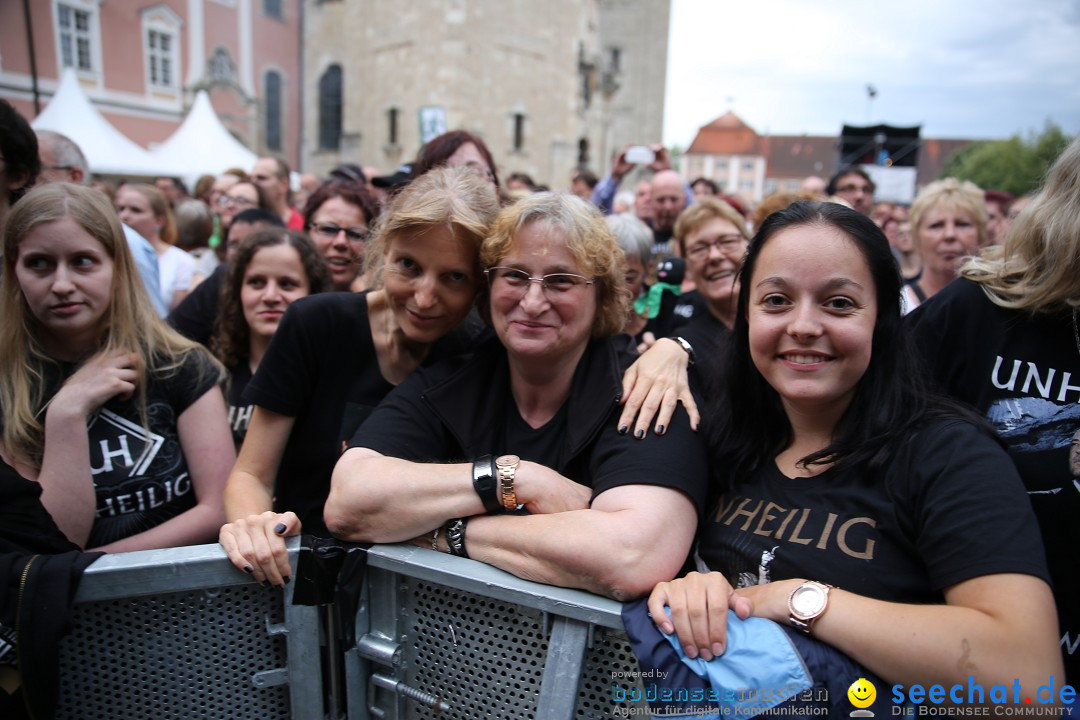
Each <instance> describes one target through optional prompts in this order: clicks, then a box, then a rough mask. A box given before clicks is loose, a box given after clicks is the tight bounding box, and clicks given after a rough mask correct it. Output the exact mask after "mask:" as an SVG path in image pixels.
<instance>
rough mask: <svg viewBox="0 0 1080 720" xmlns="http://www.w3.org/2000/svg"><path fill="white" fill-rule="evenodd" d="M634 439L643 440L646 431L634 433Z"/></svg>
mask: <svg viewBox="0 0 1080 720" xmlns="http://www.w3.org/2000/svg"><path fill="white" fill-rule="evenodd" d="M634 437H636V438H637V439H638V440H640V439H641V438H643V437H645V431H644V430H637V431H636V432H634Z"/></svg>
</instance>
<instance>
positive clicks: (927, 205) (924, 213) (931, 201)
mask: <svg viewBox="0 0 1080 720" xmlns="http://www.w3.org/2000/svg"><path fill="white" fill-rule="evenodd" d="M909 217H910V220H911V238H912V240H914V241H915V249H916V250H917V251H918V253H919V256H920V257H921V258H922V267H923V270H922V274H921V275H920V276H919V277H918V278H916V279H915V280H912V281H910V282H908V283H906V284H905V285H904V291H903V298H904V304H903V307H904V312H905V313H907V312H911V310H913V309H914V308H916V307H918V306H919V304H920V303H923V302H925V301H926V299H927V298H928V297H931V296H933V295H934V294H935V293H937V292H938V291H940V290H941V289H942V288H943V287H945V286H946V285H948V284H949V283H951V282H952V281H953V280H955V279H956V274H957V272H958V271H959V269H960V266H961V265H962V264H963V263H964V261H965V260H966V259H967V258H969V257H970V256H972V255H974V254H975V253H977V252H978V251H979V247H980V246H982V245H985V244H986V202H985V200H983V192H982V190H980V189H979V187H978V186H977V185H976V184H975V183H973V182H970V181H968V180H963V181H961V180H957V179H956V178H945V179H944V180H938V181H937V182H932V183H930V184H929V185H927V186H926V187H925V188H923V190H922V192H920V193H919V194H918V195H917V196H916V197H915V202H914V203H912V205H911V212H910V215H909Z"/></svg>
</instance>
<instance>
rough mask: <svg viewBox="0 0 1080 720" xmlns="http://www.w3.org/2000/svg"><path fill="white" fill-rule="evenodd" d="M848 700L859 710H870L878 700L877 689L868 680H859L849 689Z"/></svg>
mask: <svg viewBox="0 0 1080 720" xmlns="http://www.w3.org/2000/svg"><path fill="white" fill-rule="evenodd" d="M847 697H848V700H850V701H851V704H852V705H854V706H855V707H857V708H868V707H870V706H871V705H873V704H874V700H875V699H876V698H877V688H875V687H874V684H873V683H872V682H870V681H869V680H867V679H866V678H859V679H858V680H856V681H855V682H853V683H851V687H849V688H848V689H847Z"/></svg>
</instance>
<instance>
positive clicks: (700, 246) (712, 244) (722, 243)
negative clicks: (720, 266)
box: [686, 235, 745, 260]
mask: <svg viewBox="0 0 1080 720" xmlns="http://www.w3.org/2000/svg"><path fill="white" fill-rule="evenodd" d="M744 242H745V238H743V236H742V235H721V236H720V237H718V238H716V239H714V240H702V241H700V242H696V243H694V244H693V245H692V246H691V247H688V248H687V249H686V256H687V257H688V258H693V259H694V260H701V259H703V258H705V257H707V256H708V254H709V251H710V250H712V249H713V248H720V252H722V253H724V254H725V255H727V256H728V257H740V256H741V255H742V254H743V252H744V250H743V243H744Z"/></svg>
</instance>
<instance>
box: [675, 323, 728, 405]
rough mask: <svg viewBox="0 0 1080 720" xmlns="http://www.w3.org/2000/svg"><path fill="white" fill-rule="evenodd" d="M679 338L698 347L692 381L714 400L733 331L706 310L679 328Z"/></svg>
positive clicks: (691, 371)
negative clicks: (726, 349)
mask: <svg viewBox="0 0 1080 720" xmlns="http://www.w3.org/2000/svg"><path fill="white" fill-rule="evenodd" d="M678 335H679V337H681V338H682V339H684V340H686V342H688V343H690V347H692V348H694V364H693V365H692V366H691V367H690V379H691V381H692V382H695V383H697V384H698V386H699V387H700V388H701V392H702V394H703V395H704V396H705V397H706V398H711V397H714V396H715V394H716V393H717V392H718V391H719V389H720V382H721V376H722V374H723V372H722V371H723V367H724V362H725V348H726V347H727V344H728V342H729V340H730V336H731V331H730V330H728V327H727V325H724V323H722V322H720V321H719V320H718V319H717V318H716V316H715V315H713V314H712V313H711V312H709V311H708V310H706V311H705V312H703V313H701V314H699V315H696V316H695V317H694V319H693V320H691V321H690V322H688V323H687V324H686V325H684V326H682V327H681V328H679V332H678Z"/></svg>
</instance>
